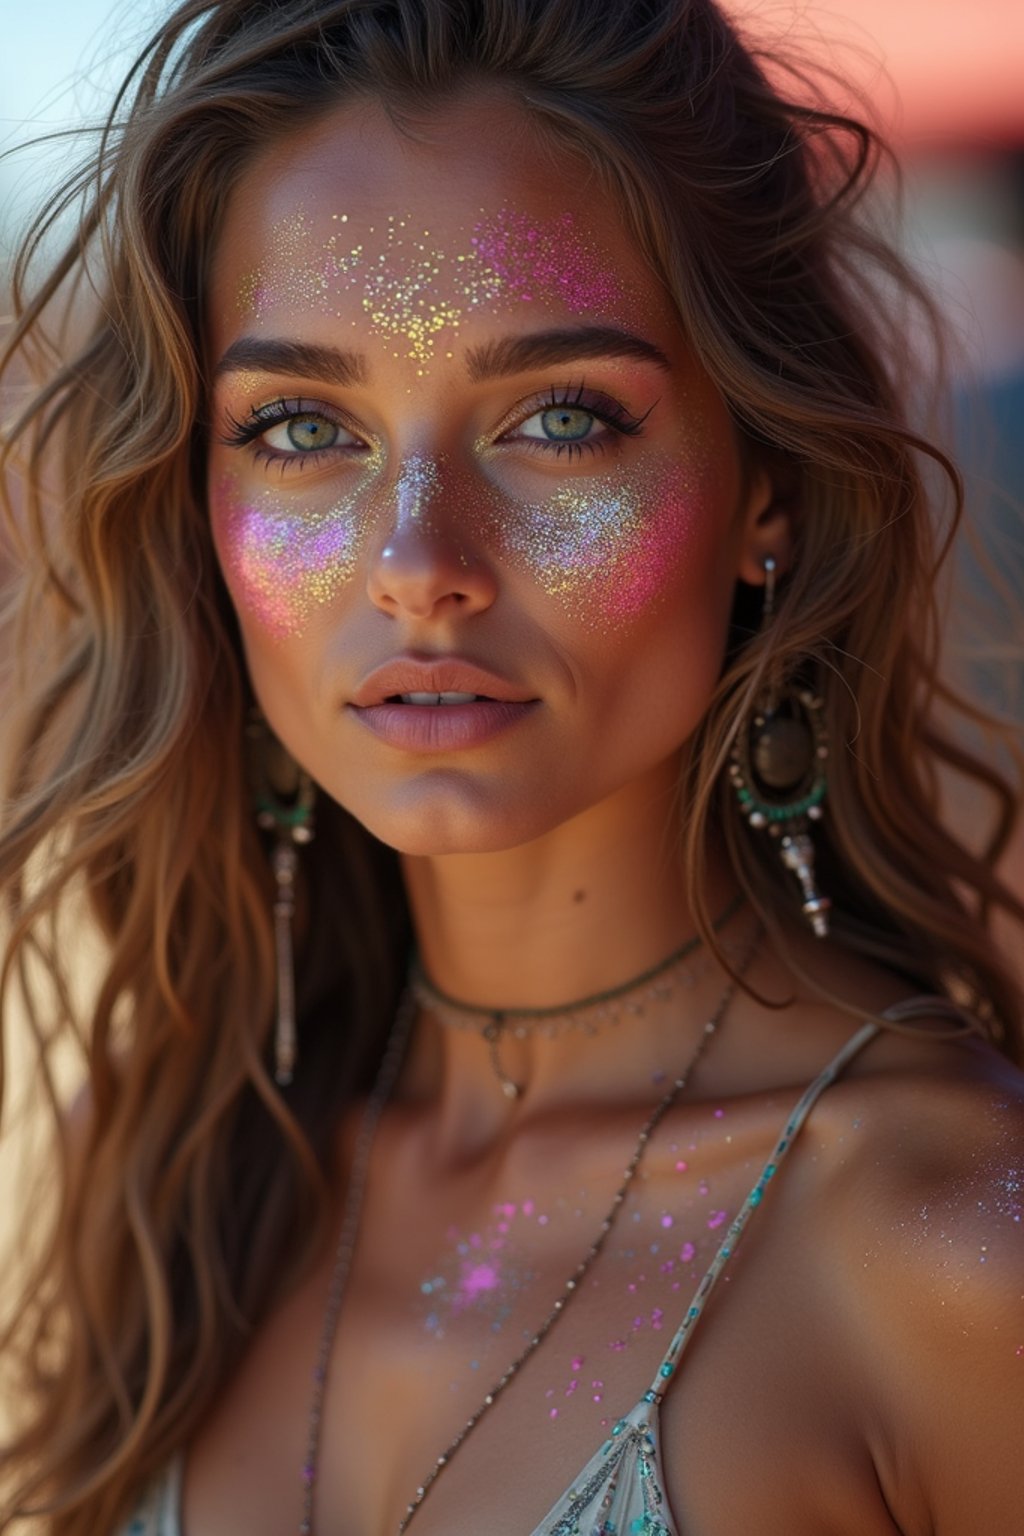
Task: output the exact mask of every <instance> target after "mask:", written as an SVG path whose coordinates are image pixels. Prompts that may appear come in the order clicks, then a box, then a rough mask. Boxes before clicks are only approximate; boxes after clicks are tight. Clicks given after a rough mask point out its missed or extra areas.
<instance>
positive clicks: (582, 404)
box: [221, 382, 654, 467]
mask: <svg viewBox="0 0 1024 1536" xmlns="http://www.w3.org/2000/svg"><path fill="white" fill-rule="evenodd" d="M560 405H567V406H571V407H572V408H573V409H574V410H582V411H585V412H587V414H589V415H591V416H593V417H594V418H595V420H597V421H601V422H603V423H604V424H605V426H607V427H610V428H611V429H612V431H613V432H614V433H616V434H618V435H619V436H621V437H640V436H642V434H643V430H644V422H645V421H646V420H647V418H648V416H649V415H650V413H651V411H652V410H653V409H654V406H653V405H652V406H651V407H650V408H649V409H648V410H646V411H645V412H644V413H643V415H642V416H634V415H632V413H631V412H630V411H627V410H626V408H625V406H623V405H620V404H619V402H618V401H617V400H613V399H611V397H610V396H608V395H603V394H600V393H595V392H592V391H588V390H587V388H586V386H585V385H584V384H583V383H582V382H581V383H580V384H579V385H577V386H575V387H573V386H572V385H569V386H568V387H565V388H562V387H558V386H556V385H552V386H551V388H550V390H549V391H548V392H547V394H546V395H544V396H543V397H541V398H538V399H534V400H533V401H531V402H530V403H529V409H527V410H523V409H522V408H520V410H519V411H517V413H516V416H515V418H514V420H512V421H511V422H510V423H509V424H508V425H507V426H504V427H503V428H502V432H507V431H511V430H512V428H513V427H515V426H522V425H523V423H524V422H526V421H529V419H530V417H531V416H536V415H538V414H539V413H540V412H543V411H549V410H554V409H556V408H557V407H558V406H560ZM301 417H313V418H316V419H319V420H321V421H326V422H329V423H330V424H331V425H332V426H336V427H339V428H341V430H342V431H345V432H350V433H351V434H352V436H353V437H358V436H359V433H358V432H357V431H356V429H355V427H354V426H349V425H348V424H347V423H346V421H345V420H344V418H343V417H342V416H341V415H340V414H338V415H334V414H332V413H330V412H329V411H327V410H325V409H324V407H323V405H322V404H321V403H320V402H317V401H308V400H301V399H291V400H286V399H281V400H272V401H270V402H269V403H268V404H266V405H260V406H253V407H252V408H251V410H250V412H249V415H248V416H247V417H245V418H244V419H243V420H239V418H238V417H236V416H233V415H232V414H231V412H228V413H227V426H228V430H227V432H226V433H225V434H224V435H223V436H222V438H221V442H222V443H223V444H224V446H225V447H229V448H244V447H246V446H247V445H248V444H250V443H256V442H257V441H258V439H259V438H260V437H261V436H262V434H263V433H264V432H266V431H268V430H269V429H270V428H271V427H276V426H280V425H281V424H282V423H284V422H287V421H292V420H295V419H297V418H301ZM496 441H497V442H500V441H501V434H500V433H499V437H498V438H497V439H496ZM512 441H513V442H514V445H515V446H516V447H517V448H523V447H525V448H526V449H528V450H529V452H531V453H543V454H545V455H549V456H550V455H552V454H553V455H554V457H555V458H561V457H562V456H563V455H567V456H568V457H569V458H570V459H572V458H577V459H579V458H582V457H583V453H584V451H586V452H588V453H592V454H593V453H603V452H604V451H605V449H606V446H607V444H606V443H605V440H604V439H603V438H597V439H595V440H593V441H591V440H590V439H589V438H585V439H583V440H581V441H579V442H556V441H554V440H553V439H545V438H540V437H522V438H516V439H513V440H512ZM364 446H365V445H364ZM350 451H351V450H350ZM337 452H338V449H337V448H335V447H333V446H331V447H329V448H319V449H318V448H313V449H308V450H306V451H305V452H300V451H298V450H296V452H295V453H283V452H281V450H280V449H276V448H268V447H266V446H263V447H257V448H256V449H255V450H254V457H255V459H256V461H257V463H259V462H261V461H262V462H266V463H280V464H281V465H282V467H283V466H284V465H292V464H296V463H298V464H299V465H300V466H305V465H307V464H309V463H310V462H312V463H314V464H316V463H319V461H320V460H321V459H322V458H323V457H324V456H325V455H328V454H334V453H337Z"/></svg>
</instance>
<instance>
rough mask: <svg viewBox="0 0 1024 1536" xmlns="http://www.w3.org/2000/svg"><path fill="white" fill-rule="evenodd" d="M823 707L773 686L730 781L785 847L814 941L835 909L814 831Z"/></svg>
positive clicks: (768, 593) (743, 737)
mask: <svg viewBox="0 0 1024 1536" xmlns="http://www.w3.org/2000/svg"><path fill="white" fill-rule="evenodd" d="M775 570H776V566H775V561H774V560H773V559H772V558H771V556H769V557H768V558H767V559H766V560H765V562H764V578H765V579H764V606H763V608H762V611H761V633H762V634H764V632H765V631H766V630H767V628H768V626H769V625H770V623H771V621H772V617H773V615H774V613H775ZM823 709H824V701H823V700H822V699H821V698H820V697H819V696H818V695H817V694H816V693H815V692H814V690H813V688H806V687H803V688H802V687H792V688H788V689H785V690H782V691H779V690H777V689H776V688H775V686H774V685H773V684H769V686H768V688H767V689H766V691H765V693H764V694H763V696H762V698H761V699H760V701H759V702H758V704H757V707H756V708H755V710H754V714H753V716H752V718H750V719H749V720H745V721H743V722H741V724H740V728H739V730H738V731H737V733H736V737H735V739H734V741H733V746H732V752H731V760H730V763H729V777H730V779H731V780H732V786H733V789H734V791H735V793H736V799H737V800H738V801H739V806H740V811H741V813H742V814H743V815H744V816H745V817H746V818H747V821H748V822H749V824H750V825H751V826H752V827H754V828H756V829H757V830H758V831H767V833H768V835H769V836H770V837H772V838H773V839H775V840H776V842H777V843H778V850H779V857H780V858H781V860H782V862H783V864H784V865H785V866H786V868H787V869H788V870H790V871H791V872H792V873H793V874H794V875H795V876H796V878H797V880H798V881H799V882H800V889H801V891H802V893H803V906H802V911H803V914H804V916H805V917H806V918H807V920H808V921H809V923H810V924H811V927H812V928H813V929H814V932H815V934H816V935H817V936H818V938H819V939H823V938H825V937H826V935H827V934H828V914H829V912H830V910H831V907H832V903H831V902H830V901H829V899H828V897H827V896H823V895H822V894H821V892H820V891H819V890H818V888H817V885H816V882H815V873H814V842H813V839H812V838H811V830H810V824H811V823H812V822H815V821H820V820H821V817H822V815H823V811H822V806H823V802H824V800H825V795H826V793H827V790H828V780H827V777H826V772H825V763H826V760H827V758H828V738H827V733H826V731H825V723H824V720H823V718H822V712H823Z"/></svg>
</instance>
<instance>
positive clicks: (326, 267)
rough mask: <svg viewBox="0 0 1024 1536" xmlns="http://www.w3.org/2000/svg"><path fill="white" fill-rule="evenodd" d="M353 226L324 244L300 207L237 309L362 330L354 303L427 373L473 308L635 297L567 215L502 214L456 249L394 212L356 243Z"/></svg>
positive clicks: (603, 307)
mask: <svg viewBox="0 0 1024 1536" xmlns="http://www.w3.org/2000/svg"><path fill="white" fill-rule="evenodd" d="M351 223H352V221H351V220H350V217H349V215H348V214H334V215H333V216H332V218H331V220H330V224H331V233H330V234H328V235H327V236H326V238H321V235H320V231H319V230H318V229H317V228H316V226H315V225H314V223H313V221H312V220H311V219H310V218H309V217H308V215H307V214H306V213H305V211H304V210H302V209H299V210H298V211H297V212H295V213H294V214H292V215H290V216H289V217H288V218H287V219H284V220H282V221H280V222H279V223H278V224H276V225H275V226H274V227H273V229H272V231H271V234H270V237H269V242H268V244H269V258H268V260H267V262H266V263H265V264H264V265H260V266H257V267H254V268H252V269H251V270H250V271H249V272H247V273H246V274H245V275H244V277H243V279H242V281H241V284H240V286H239V290H238V299H237V303H238V309H239V310H240V312H241V313H242V314H243V315H246V316H252V317H253V318H255V319H257V320H260V319H264V318H265V317H266V316H267V315H268V314H269V313H270V312H271V311H272V310H274V309H277V308H284V309H287V308H292V307H294V308H298V309H306V310H312V311H313V312H314V313H316V314H324V315H333V316H336V317H338V318H342V319H344V318H346V317H349V318H351V319H352V324H353V325H355V324H356V323H357V322H356V319H355V317H354V316H353V314H352V309H353V303H352V301H353V299H354V300H355V302H356V305H357V306H358V310H360V311H361V313H362V315H363V317H364V323H366V324H367V325H368V328H369V330H370V332H371V334H372V335H374V336H377V337H378V338H380V339H381V340H382V341H383V342H385V344H386V345H387V346H388V349H389V350H390V352H391V354H392V356H393V357H396V358H399V357H403V356H404V357H405V358H407V359H410V360H411V361H413V362H414V363H416V364H417V371H418V372H420V373H425V372H427V371H429V370H428V366H427V365H428V364H429V362H430V361H431V359H432V358H433V357H434V354H435V351H436V349H437V346H438V344H439V340H440V338H441V337H442V336H444V335H446V333H449V334H450V333H452V332H457V331H458V329H459V326H460V325H461V323H462V321H463V319H464V318H465V317H466V316H467V315H470V314H472V313H474V312H476V311H480V310H488V311H490V312H491V313H493V314H502V313H508V312H509V311H511V310H514V309H515V308H516V307H517V306H519V305H521V304H532V303H538V304H542V305H545V306H547V307H549V308H554V307H558V308H565V309H567V310H568V311H569V312H570V313H572V314H574V315H582V314H587V313H591V312H595V311H603V312H605V313H607V312H608V311H609V310H610V309H612V308H616V307H617V308H619V309H621V308H622V306H623V303H624V301H626V300H627V298H628V296H627V295H626V294H625V292H624V289H623V285H622V282H621V280H620V279H619V278H618V277H617V276H616V275H615V274H614V273H613V272H612V271H610V270H609V268H608V264H607V259H606V258H605V257H604V256H603V255H602V253H601V252H600V250H599V248H598V247H597V245H596V244H595V243H594V242H593V241H592V240H591V239H590V238H589V236H587V235H586V234H585V233H584V232H583V231H582V230H580V229H579V228H578V227H577V223H576V220H575V219H574V217H573V215H572V214H571V213H569V212H565V213H562V214H560V215H558V216H557V217H556V218H553V219H548V220H540V221H538V220H534V219H532V218H530V217H528V216H527V215H526V214H524V213H520V212H518V211H516V210H515V209H509V208H502V209H499V210H498V211H497V212H496V213H494V214H491V215H485V216H483V217H481V219H480V220H479V221H478V222H477V223H476V224H475V225H474V226H473V228H472V229H471V230H470V231H469V232H468V235H467V237H466V238H465V248H464V249H461V250H457V249H448V250H445V249H441V248H440V247H438V246H437V245H435V244H434V243H433V241H432V239H431V234H430V230H429V229H428V228H424V227H423V226H422V224H421V223H419V222H416V221H414V220H413V219H412V218H411V217H410V216H409V215H399V214H391V215H389V216H388V218H387V220H386V222H385V223H384V224H383V225H370V226H368V227H367V229H366V232H365V234H363V235H362V236H361V238H354V237H353V235H352V233H351ZM633 307H635V304H634V306H633Z"/></svg>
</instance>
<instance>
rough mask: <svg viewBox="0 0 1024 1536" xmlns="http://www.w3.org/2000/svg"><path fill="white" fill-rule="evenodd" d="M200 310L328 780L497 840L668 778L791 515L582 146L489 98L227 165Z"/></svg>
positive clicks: (524, 836) (249, 624) (271, 636)
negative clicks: (778, 523) (734, 616)
mask: <svg viewBox="0 0 1024 1536" xmlns="http://www.w3.org/2000/svg"><path fill="white" fill-rule="evenodd" d="M208 324H209V347H210V350H209V357H210V364H211V373H212V375H213V377H214V383H213V421H214V427H213V432H212V435H211V444H210V454H209V480H208V489H209V505H210V517H211V521H212V528H213V535H214V539H215V543H216V548H217V553H218V557H219V560H220V563H221V567H222V570H223V574H224V578H225V581H226V583H227V586H228V589H229V591H230V594H231V597H232V600H233V602H234V605H235V608H236V611H237V614H238V620H239V623H240V626H241V633H242V638H243V642H244V645H245V651H246V656H247V659H248V665H249V669H250V674H251V678H252V683H253V687H254V689H255V692H256V696H257V698H258V699H259V702H260V704H261V706H262V708H263V710H264V713H265V714H266V716H267V718H268V720H269V722H270V724H271V726H272V727H273V729H274V730H275V731H276V732H277V734H278V735H279V736H280V738H281V740H282V741H283V742H284V743H285V745H286V746H287V747H288V748H289V749H290V751H291V752H292V753H293V755H294V756H295V758H296V759H297V760H298V761H299V762H300V763H302V764H303V765H304V766H305V767H306V768H307V769H308V770H309V772H310V773H311V774H312V775H313V777H314V779H316V780H317V782H318V783H319V784H321V785H322V786H323V788H324V789H325V790H326V791H327V792H328V793H329V794H330V795H332V796H333V797H334V798H335V799H337V800H338V801H340V802H341V803H342V804H343V805H344V806H346V807H347V808H348V809H349V810H350V811H351V812H352V813H353V814H354V815H355V816H356V817H358V819H359V820H360V821H362V822H363V823H364V824H365V825H366V826H367V827H368V828H369V829H370V831H371V832H373V833H374V834H376V835H377V836H378V837H380V838H381V839H383V840H384V841H385V842H387V843H390V844H392V845H393V846H395V847H397V848H399V849H401V850H403V851H406V852H409V853H443V852H454V851H474V850H485V849H488V850H490V849H497V848H504V847H511V846H515V845H518V844H521V843H524V842H526V841H529V840H530V839H532V838H536V837H539V836H541V835H542V834H543V833H545V832H546V831H549V830H550V829H551V828H552V827H554V826H556V825H558V824H560V823H562V822H564V821H566V820H568V819H569V818H571V817H572V816H574V815H576V814H578V813H579V812H581V811H583V810H584V809H586V808H588V807H591V806H594V805H596V804H598V803H599V802H600V801H602V800H605V799H607V798H609V797H611V796H614V795H615V794H616V793H618V792H621V791H623V790H625V789H626V788H627V786H631V785H633V784H634V783H635V781H637V780H639V779H643V778H644V777H645V776H656V775H660V774H662V773H663V771H664V768H665V765H666V763H667V762H668V761H669V760H670V759H672V758H673V757H674V756H675V755H677V754H678V752H679V750H680V748H681V746H682V745H683V744H684V743H685V742H686V741H687V738H688V737H689V736H690V735H691V734H692V732H693V730H694V728H695V727H696V725H697V724H698V722H699V720H700V718H701V716H702V714H703V713H704V711H705V709H706V707H707V703H708V700H709V697H710V694H711V691H712V689H713V686H714V683H715V680H716V678H717V675H718V673H719V670H720V666H721V658H722V652H723V646H724V641H725V635H726V627H727V622H728V615H729V610H730V605H731V600H732V593H733V587H734V583H735V581H736V579H737V577H738V576H743V577H745V578H746V579H748V580H756V579H757V576H758V570H759V565H760V561H761V560H762V559H763V555H764V553H766V552H768V551H769V550H770V549H771V548H772V542H771V541H772V535H773V530H772V527H771V524H772V522H773V520H775V514H773V513H772V511H771V510H770V508H769V507H768V502H769V496H768V490H767V487H766V484H765V482H764V480H763V477H761V476H759V475H754V476H753V477H750V478H748V479H747V480H746V481H745V480H744V477H743V476H742V475H741V467H740V458H739V453H738V448H737V441H736V437H735V434H734V431H733V428H732V425H731V422H730V418H729V416H728V414H727V411H726V409H725V406H724V404H723V402H722V399H721V397H720V396H719V394H718V392H717V391H716V389H715V387H714V386H713V385H712V383H711V381H710V380H709V378H708V377H707V375H706V374H705V373H704V372H703V370H702V369H701V368H700V367H699V366H698V364H697V362H696V360H695V358H694V357H693V355H692V353H691V351H690V349H689V348H688V346H687V344H686V342H685V340H684V338H683V336H682V335H681V334H680V331H679V328H678V324H677V322H676V320H675V318H674V314H673V311H672V308H671V306H670V304H669V303H668V302H667V300H666V297H665V295H664V293H663V291H662V288H661V285H660V283H659V281H658V279H657V278H656V276H655V275H654V274H653V273H652V272H651V271H650V270H649V269H648V267H647V266H646V265H645V263H644V261H643V260H642V258H641V257H640V255H639V253H638V251H637V248H636V246H635V244H634V243H633V241H632V240H631V238H630V236H629V235H628V234H627V232H626V230H625V229H624V228H623V226H622V223H621V221H620V219H619V217H618V215H617V213H616V211H615V209H614V208H613V207H612V206H611V204H610V202H609V200H608V198H607V196H605V195H604V194H603V193H602V191H601V189H600V187H599V185H598V183H597V180H596V178H594V177H593V176H592V175H591V174H589V173H588V170H587V168H586V166H585V164H584V163H583V162H582V161H581V160H579V159H577V158H576V157H575V156H574V155H573V154H572V153H571V152H570V151H568V150H565V149H558V148H556V147H553V146H552V144H551V142H550V141H549V140H547V139H545V138H543V137H541V136H540V135H539V134H538V133H537V131H536V129H535V128H534V127H533V126H532V125H531V124H530V122H529V120H528V119H527V118H526V117H525V116H524V115H523V114H522V113H521V111H520V110H519V109H518V108H516V107H514V106H512V105H509V104H506V103H504V102H499V101H496V100H494V99H487V98H482V97H479V96H478V97H476V98H473V99H467V100H466V101H464V102H462V103H461V104H459V105H456V106H452V107H450V108H446V109H445V110H444V111H443V112H439V113H438V114H437V115H436V116H434V117H432V118H430V119H429V120H428V121H427V123H426V124H425V126H424V128H423V131H422V135H420V134H419V133H418V134H417V137H416V138H412V137H408V136H405V135H403V134H400V133H399V132H397V131H396V130H395V129H394V128H393V127H392V126H391V125H390V123H389V122H388V119H387V118H386V116H385V115H384V113H383V112H382V111H381V110H380V109H379V108H378V107H376V106H374V105H372V104H369V103H365V104H364V103H360V104H358V105H355V106H349V107H346V108H345V109H344V110H342V111H339V112H338V113H337V114H335V115H333V116H332V117H330V118H329V119H327V120H326V121H323V122H321V123H320V124H319V125H317V126H316V127H315V128H312V129H307V130H305V131H303V132H301V133H298V134H296V135H295V136H294V137H291V138H289V139H288V140H287V141H286V142H283V143H281V144H279V145H277V146H276V147H275V148H274V149H273V150H272V151H270V152H267V153H265V154H264V155H262V156H261V157H260V158H258V159H257V160H256V161H255V162H253V163H252V164H250V166H249V168H248V170H247V171H246V173H245V175H244V176H243V177H242V178H241V179H240V181H239V182H238V185H237V187H236V189H235V191H234V194H233V196H232V199H231V202H230V206H229V209H228V212H227V217H226V221H225V225H224V230H223V236H222V239H221V241H220V245H219V248H218V252H217V257H216V261H215V264H214V270H213V274H212V286H211V295H210V303H209V310H208ZM381 669H384V670H381ZM460 696H461V697H460ZM437 698H440V702H434V700H435V699H437Z"/></svg>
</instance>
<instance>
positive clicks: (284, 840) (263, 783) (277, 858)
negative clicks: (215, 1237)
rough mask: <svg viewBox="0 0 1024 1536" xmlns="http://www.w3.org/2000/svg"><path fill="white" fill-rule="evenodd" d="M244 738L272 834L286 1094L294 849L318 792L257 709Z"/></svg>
mask: <svg viewBox="0 0 1024 1536" xmlns="http://www.w3.org/2000/svg"><path fill="white" fill-rule="evenodd" d="M246 734H247V735H248V737H249V740H250V741H251V742H252V743H253V747H252V751H251V752H250V755H249V761H250V767H251V778H252V788H253V797H254V801H255V808H256V825H257V826H259V827H262V828H264V829H265V830H266V831H268V832H273V833H274V846H273V849H272V850H271V855H270V867H271V869H272V870H273V873H274V881H275V883H276V886H277V890H276V892H275V896H274V949H275V955H276V961H277V1018H276V1023H275V1026H274V1078H275V1081H276V1082H277V1083H278V1084H279V1085H280V1086H281V1087H282V1088H284V1087H287V1085H288V1084H289V1083H290V1082H291V1080H292V1077H293V1076H294V1073H295V1063H296V1059H297V1056H298V1031H297V1027H296V1019H295V958H294V947H293V944H292V920H293V918H294V916H295V876H296V873H297V870H298V864H299V855H298V846H299V844H302V843H311V842H312V841H313V804H314V800H315V798H316V790H315V789H314V786H313V781H312V779H311V778H310V777H309V774H308V773H306V772H305V770H304V769H302V768H300V767H299V766H298V764H297V763H295V762H294V761H293V760H292V758H291V757H289V755H288V753H287V752H286V751H285V749H284V748H283V747H282V746H281V743H280V742H279V741H278V740H277V738H276V737H275V736H273V735H272V734H271V732H270V731H269V729H268V728H267V724H266V721H265V720H264V718H263V716H262V714H261V713H260V711H259V710H258V709H253V710H252V712H251V713H250V716H249V724H248V726H247V728H246Z"/></svg>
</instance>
